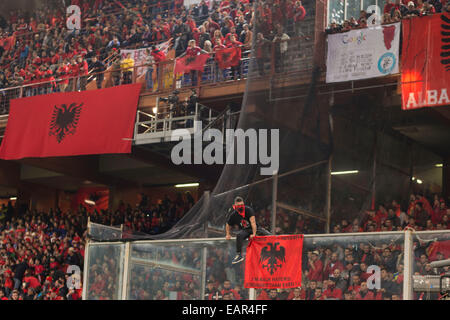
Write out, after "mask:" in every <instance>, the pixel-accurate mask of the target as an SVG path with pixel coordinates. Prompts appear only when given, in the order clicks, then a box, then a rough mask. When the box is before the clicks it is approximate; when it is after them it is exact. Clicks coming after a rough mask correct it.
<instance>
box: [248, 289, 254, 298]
mask: <svg viewBox="0 0 450 320" xmlns="http://www.w3.org/2000/svg"><path fill="white" fill-rule="evenodd" d="M248 300H256V290H255V288H250V289H248Z"/></svg>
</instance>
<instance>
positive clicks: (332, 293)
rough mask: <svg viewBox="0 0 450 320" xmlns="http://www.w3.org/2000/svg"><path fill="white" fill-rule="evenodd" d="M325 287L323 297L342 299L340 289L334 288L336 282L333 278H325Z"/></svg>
mask: <svg viewBox="0 0 450 320" xmlns="http://www.w3.org/2000/svg"><path fill="white" fill-rule="evenodd" d="M327 281H328V285H327V289H326V290H325V291H324V292H323V297H324V298H325V299H327V300H328V299H333V300H342V290H341V289H339V288H336V283H335V281H334V280H333V279H330V280H327Z"/></svg>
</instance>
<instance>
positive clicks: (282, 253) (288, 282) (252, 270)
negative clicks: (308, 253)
mask: <svg viewBox="0 0 450 320" xmlns="http://www.w3.org/2000/svg"><path fill="white" fill-rule="evenodd" d="M302 250H303V235H300V234H295V235H282V236H264V237H254V238H253V239H252V240H250V242H249V244H248V247H247V256H246V259H245V260H246V262H245V280H244V286H245V288H258V289H278V288H279V289H283V288H296V287H300V286H301V283H302Z"/></svg>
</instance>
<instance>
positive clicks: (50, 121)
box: [0, 84, 141, 160]
mask: <svg viewBox="0 0 450 320" xmlns="http://www.w3.org/2000/svg"><path fill="white" fill-rule="evenodd" d="M140 90H141V84H130V85H122V86H117V87H113V88H107V89H101V90H92V91H82V92H68V93H54V94H50V95H42V96H36V97H30V98H21V99H15V100H11V108H10V114H9V119H8V125H7V127H6V132H5V137H4V138H3V141H2V145H1V147H0V158H1V159H5V160H14V159H23V158H42V157H61V156H76V155H88V154H107V153H130V152H131V139H132V138H133V131H134V130H133V128H134V123H135V118H136V109H137V105H138V100H139V92H140Z"/></svg>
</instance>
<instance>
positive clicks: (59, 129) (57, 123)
mask: <svg viewBox="0 0 450 320" xmlns="http://www.w3.org/2000/svg"><path fill="white" fill-rule="evenodd" d="M82 106H83V103H81V104H78V105H77V104H76V103H71V104H70V105H68V104H62V105H61V106H55V108H54V109H53V114H52V119H51V122H50V133H49V135H50V136H55V137H56V141H58V143H61V142H62V141H63V140H64V138H65V137H67V136H68V135H70V134H72V135H73V134H75V132H76V129H77V126H78V122H79V120H80V114H81V107H82Z"/></svg>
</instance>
